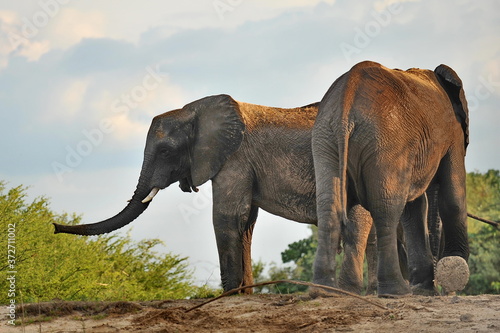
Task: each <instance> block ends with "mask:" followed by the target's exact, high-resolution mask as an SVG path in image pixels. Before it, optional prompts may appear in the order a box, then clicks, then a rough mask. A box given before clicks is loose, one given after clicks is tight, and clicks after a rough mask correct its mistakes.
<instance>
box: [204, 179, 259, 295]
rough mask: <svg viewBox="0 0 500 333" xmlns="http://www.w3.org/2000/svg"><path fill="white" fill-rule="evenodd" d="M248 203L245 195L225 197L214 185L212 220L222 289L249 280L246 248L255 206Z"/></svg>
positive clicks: (255, 217)
mask: <svg viewBox="0 0 500 333" xmlns="http://www.w3.org/2000/svg"><path fill="white" fill-rule="evenodd" d="M242 198H247V200H244V201H242ZM250 202H251V200H250V197H249V196H248V195H246V196H245V195H241V196H233V197H229V196H228V195H225V192H224V191H221V190H220V189H219V187H216V186H214V206H213V223H214V230H215V238H216V240H217V250H218V252H219V263H220V272H221V280H222V286H223V288H224V291H229V290H231V289H235V288H239V287H242V286H245V285H250V284H252V283H253V276H252V258H251V251H250V248H251V243H252V232H253V227H254V224H255V221H256V219H257V211H258V207H255V206H252V205H251V204H250ZM243 292H244V293H251V292H252V289H251V288H250V289H245V290H244V291H243Z"/></svg>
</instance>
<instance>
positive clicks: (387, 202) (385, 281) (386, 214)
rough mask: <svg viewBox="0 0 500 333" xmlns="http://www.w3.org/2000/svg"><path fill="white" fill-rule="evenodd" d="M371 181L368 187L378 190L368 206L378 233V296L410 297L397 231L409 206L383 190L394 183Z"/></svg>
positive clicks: (373, 177)
mask: <svg viewBox="0 0 500 333" xmlns="http://www.w3.org/2000/svg"><path fill="white" fill-rule="evenodd" d="M388 176H389V175H386V177H388ZM381 179H384V178H381ZM371 181H374V182H375V183H372V184H370V186H368V188H370V189H374V190H372V191H373V192H370V193H369V197H368V203H369V208H370V209H369V210H370V213H371V215H372V218H373V222H374V224H375V229H376V233H377V261H378V273H377V279H378V290H377V293H378V295H379V297H385V296H396V295H407V294H410V293H411V290H410V288H409V286H408V283H407V282H406V281H405V280H404V279H403V275H402V274H401V267H400V263H399V257H398V245H397V228H398V224H399V220H400V218H401V216H402V214H403V210H404V208H405V202H404V201H402V199H401V197H402V196H401V194H400V193H395V195H393V196H392V197H388V196H387V194H388V193H387V192H386V191H384V189H383V188H382V187H381V186H379V184H384V183H385V184H387V183H390V182H389V181H388V180H385V179H384V180H383V181H380V180H379V181H377V177H376V175H375V176H372V179H371Z"/></svg>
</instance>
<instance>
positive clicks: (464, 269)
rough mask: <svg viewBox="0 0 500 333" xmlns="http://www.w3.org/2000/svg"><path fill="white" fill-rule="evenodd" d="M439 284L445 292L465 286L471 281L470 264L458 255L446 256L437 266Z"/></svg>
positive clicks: (451, 291)
mask: <svg viewBox="0 0 500 333" xmlns="http://www.w3.org/2000/svg"><path fill="white" fill-rule="evenodd" d="M436 281H437V284H438V285H440V286H441V287H443V289H444V291H445V293H454V292H456V291H460V290H462V289H464V288H465V285H466V284H467V282H468V281H469V266H468V265H467V262H466V261H465V260H464V259H463V258H462V257H458V256H452V257H444V258H443V259H441V260H439V262H438V263H437V266H436Z"/></svg>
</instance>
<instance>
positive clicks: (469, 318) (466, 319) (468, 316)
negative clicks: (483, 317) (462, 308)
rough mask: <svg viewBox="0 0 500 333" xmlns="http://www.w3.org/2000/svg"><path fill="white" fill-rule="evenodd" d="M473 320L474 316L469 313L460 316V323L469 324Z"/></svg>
mask: <svg viewBox="0 0 500 333" xmlns="http://www.w3.org/2000/svg"><path fill="white" fill-rule="evenodd" d="M473 319H474V316H473V315H471V314H470V313H466V314H463V315H461V316H460V321H463V322H466V323H469V322H471V321H472V320H473Z"/></svg>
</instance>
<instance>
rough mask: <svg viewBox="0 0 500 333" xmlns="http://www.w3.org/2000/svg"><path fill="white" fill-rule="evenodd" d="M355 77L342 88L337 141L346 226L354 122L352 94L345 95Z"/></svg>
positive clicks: (350, 89) (351, 86)
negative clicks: (349, 156)
mask: <svg viewBox="0 0 500 333" xmlns="http://www.w3.org/2000/svg"><path fill="white" fill-rule="evenodd" d="M357 81H358V80H357V77H356V76H355V75H349V77H348V79H347V82H346V84H345V86H344V94H343V100H342V110H341V111H342V112H341V115H342V118H341V119H340V131H339V140H338V150H339V177H340V204H341V207H342V221H343V223H344V224H347V221H348V218H347V186H348V184H347V180H348V171H347V168H348V155H349V138H350V137H351V134H352V132H353V130H354V122H353V121H352V119H351V117H350V116H351V110H352V107H353V104H354V94H350V93H347V92H349V91H354V90H353V89H355V87H356V85H357Z"/></svg>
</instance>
